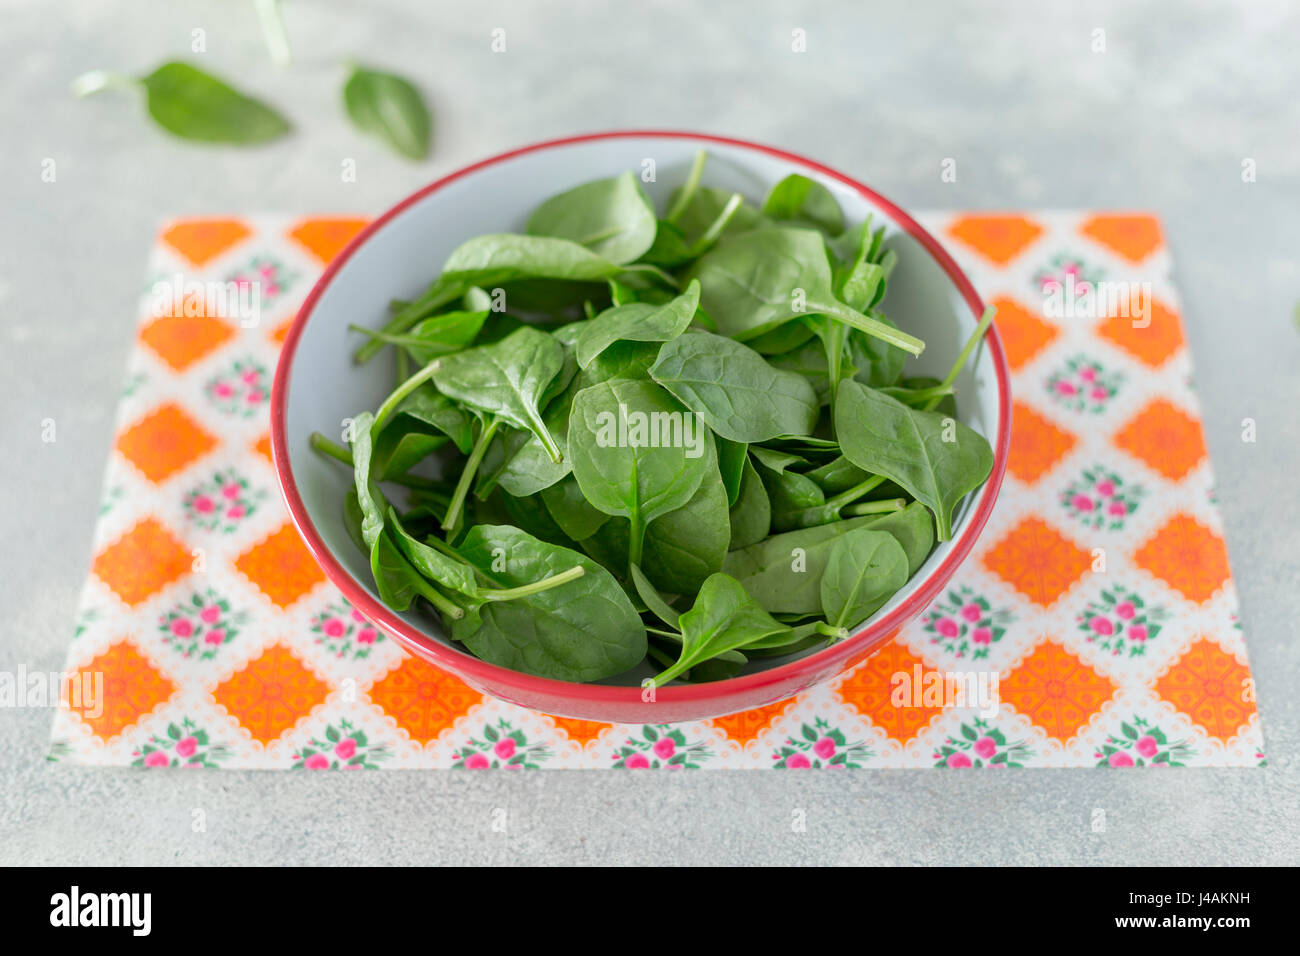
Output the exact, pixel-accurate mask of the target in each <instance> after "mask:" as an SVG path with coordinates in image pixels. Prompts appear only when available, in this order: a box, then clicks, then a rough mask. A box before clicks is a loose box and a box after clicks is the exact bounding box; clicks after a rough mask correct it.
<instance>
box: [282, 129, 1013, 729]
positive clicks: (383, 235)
mask: <svg viewBox="0 0 1300 956" xmlns="http://www.w3.org/2000/svg"><path fill="white" fill-rule="evenodd" d="M699 149H706V150H708V152H709V161H708V165H707V166H706V170H705V182H706V183H707V184H708V185H710V186H718V187H722V188H726V189H729V190H737V191H740V192H742V193H744V194H745V195H747V196H748V197H750V198H751V199H753V200H761V199H762V197H763V196H764V195H765V194H766V192H767V191H768V189H769V188H770V187H771V186H772V185H773V184H774V183H776V182H777V181H778V180H780V179H781V178H783V177H784V176H786V175H788V174H789V173H792V172H799V173H802V174H804V175H805V176H809V177H811V178H813V179H816V180H817V181H819V182H821V183H823V184H824V185H825V186H826V187H827V188H828V189H830V190H831V192H832V193H834V195H835V197H836V199H838V200H839V202H840V205H841V206H842V207H843V208H844V211H845V214H846V217H847V219H848V221H849V222H851V223H852V222H857V221H860V220H861V219H862V218H864V217H865V216H866V215H867V214H871V215H872V216H873V217H874V220H873V221H874V222H876V223H880V224H884V225H885V226H886V227H887V242H889V243H890V244H892V246H893V247H894V248H895V249H896V250H897V252H898V266H897V268H896V269H895V271H894V273H893V275H892V276H891V277H890V280H889V292H888V295H887V296H886V299H885V302H884V305H883V307H884V309H885V312H886V314H888V315H889V316H890V317H891V318H892V319H893V320H894V321H895V322H897V323H898V325H899V326H900V327H901V328H903V329H905V330H906V331H908V332H910V333H912V334H914V335H917V336H920V337H921V338H922V339H924V340H925V342H926V348H925V351H924V353H923V354H922V355H921V357H920V358H919V359H916V360H913V361H911V362H910V363H909V366H908V370H909V374H923V375H925V374H928V375H936V376H940V377H941V376H943V375H944V374H946V373H947V370H948V368H949V367H950V366H951V364H952V362H953V360H954V359H955V357H956V355H957V352H958V351H959V350H960V348H961V346H962V343H963V342H964V341H965V340H966V338H967V337H968V336H969V335H970V333H971V331H972V330H973V328H974V326H975V323H976V322H977V321H978V319H979V317H980V315H981V313H982V311H983V304H982V302H981V301H980V298H979V296H978V295H977V294H976V293H975V290H974V289H973V288H972V287H971V285H970V282H969V281H968V280H967V279H966V277H965V276H964V275H963V274H962V272H961V270H960V269H958V268H957V266H956V264H955V263H954V262H953V261H952V259H951V258H950V257H949V256H948V254H947V253H946V252H945V251H944V250H943V249H942V247H941V246H940V245H939V244H938V242H936V241H935V239H934V238H933V237H932V236H930V235H929V233H927V232H926V231H925V230H924V229H922V228H921V227H920V226H919V225H918V224H917V223H916V222H915V221H914V220H913V219H912V218H911V217H910V216H908V215H907V214H906V213H905V212H903V211H902V210H901V209H899V208H898V207H897V206H895V205H894V204H893V203H891V202H889V201H888V200H887V199H885V198H883V197H882V196H880V195H878V194H877V193H875V192H874V191H873V190H871V189H869V188H868V187H866V186H864V185H862V184H860V183H857V182H855V181H853V180H852V179H849V178H848V177H846V176H843V175H841V174H839V173H836V172H834V171H832V170H830V169H827V168H826V167H824V166H821V165H819V164H817V163H815V162H812V161H811V160H807V159H803V158H801V157H799V156H795V155H793V154H791V153H786V152H782V151H780V150H775V149H771V148H768V147H764V146H758V145H755V144H753V143H746V142H742V141H739V140H733V139H724V138H720V137H715V136H707V135H702V134H697V133H680V132H636V131H629V132H616V133H602V134H596V135H590V136H580V137H574V138H571V139H564V140H556V141H552V142H547V143H540V144H537V145H535V146H529V147H525V148H523V149H519V150H515V151H513V152H509V153H505V154H502V155H500V156H496V157H493V158H491V159H487V160H484V161H483V162H480V163H476V164H474V165H473V166H469V167H466V168H465V169H462V170H460V171H459V172H456V173H453V174H452V175H450V176H447V177H446V178H444V179H442V180H439V181H438V182H436V183H433V184H432V185H430V186H428V187H426V188H424V189H422V190H420V191H419V192H418V193H416V194H415V195H413V196H411V197H410V198H408V199H406V200H404V201H402V202H401V203H399V204H398V205H397V206H395V207H394V208H393V209H391V210H389V211H388V212H387V213H385V214H384V215H382V216H380V217H379V218H378V219H377V220H375V222H374V223H372V224H371V225H370V227H369V228H367V229H366V230H365V231H364V232H363V233H361V235H359V236H358V237H357V238H356V240H355V241H354V242H353V243H352V244H351V245H350V246H348V248H347V249H345V250H344V251H343V253H342V254H340V255H339V257H338V258H337V259H336V260H335V261H334V262H333V263H332V264H331V265H330V267H329V269H328V270H327V271H326V272H325V274H324V276H322V277H321V279H320V281H319V282H318V283H317V284H316V287H315V288H314V289H313V290H312V292H311V294H310V295H309V297H308V299H307V301H306V303H305V304H304V305H303V308H302V311H301V312H300V313H299V315H298V317H297V319H296V321H295V322H294V324H293V327H292V329H291V330H290V332H289V335H288V337H287V339H286V341H285V345H284V349H283V352H282V354H281V357H280V364H279V367H278V369H277V371H276V377H275V386H274V391H273V395H272V447H273V452H274V457H275V464H276V471H277V474H278V476H279V479H280V485H281V489H282V491H283V494H284V497H285V501H286V502H287V504H288V506H289V510H290V512H291V514H292V516H293V520H294V522H295V524H296V525H297V527H298V530H299V531H300V532H301V533H302V536H303V539H304V540H305V541H306V543H307V547H308V548H309V549H310V550H311V552H312V554H313V555H314V556H315V558H316V560H317V561H319V562H320V564H321V566H322V568H323V569H324V570H325V573H326V574H327V575H328V577H329V578H330V580H331V581H333V583H334V584H335V585H336V586H338V587H339V589H340V590H341V591H342V592H343V593H344V595H345V596H346V597H347V598H348V600H349V601H351V602H352V604H353V605H354V606H355V607H357V608H358V609H359V610H360V611H361V612H362V613H363V614H365V615H366V616H367V617H368V618H370V619H371V620H372V621H373V622H374V623H375V624H377V625H378V626H380V627H382V628H383V629H384V630H386V631H387V632H388V633H390V634H392V635H393V636H394V637H395V638H396V639H397V640H398V641H399V642H401V644H402V645H403V646H404V647H406V648H407V649H408V650H410V651H411V652H412V653H414V654H416V655H418V656H420V657H422V658H424V659H425V660H427V661H429V662H430V663H432V664H434V665H436V666H438V667H440V668H442V669H444V670H447V671H450V672H452V673H454V674H456V675H457V676H459V677H460V678H461V679H462V680H464V681H466V682H467V683H469V684H470V685H472V686H474V687H476V688H478V689H479V690H482V691H484V692H486V693H489V694H493V695H495V696H497V697H501V698H504V699H506V700H510V701H512V702H514V703H518V704H521V705H523V706H526V707H531V708H534V709H537V710H541V711H544V712H547V713H552V714H561V715H564V716H570V717H580V718H585V719H591V720H607V721H614V722H625V723H646V722H654V723H667V722H671V721H678V720H688V719H695V718H702V717H708V716H717V715H720V714H726V713H732V712H735V711H739V710H744V709H747V708H752V707H758V706H763V705H766V704H769V703H772V702H774V701H777V700H781V699H783V698H785V697H789V696H792V695H793V694H796V693H798V692H799V691H802V690H804V689H806V688H808V687H809V686H812V685H813V684H816V683H818V682H820V681H824V680H827V679H829V678H831V677H834V676H835V675H836V674H838V673H840V672H841V671H843V670H845V669H846V668H848V667H849V666H852V665H853V664H855V663H857V662H859V661H861V660H863V659H865V658H866V657H867V656H869V655H870V654H871V653H872V652H873V651H874V650H876V649H877V648H878V647H880V646H881V644H883V643H884V642H885V641H887V640H889V639H890V638H891V637H892V636H893V635H894V634H895V633H896V632H897V630H898V628H899V627H900V626H901V625H902V624H904V623H905V622H906V621H908V620H910V619H911V618H912V617H914V616H916V615H917V614H919V613H920V612H921V611H922V610H924V609H925V608H926V607H927V606H928V605H929V603H930V602H931V601H932V600H933V599H934V598H935V597H936V596H937V595H938V594H939V592H940V591H941V590H942V588H943V587H944V585H945V584H946V583H947V581H948V579H949V578H950V577H951V576H952V574H953V572H954V571H955V570H956V568H957V566H958V565H959V564H960V562H961V561H962V559H963V558H964V557H965V556H966V555H967V554H968V553H969V551H970V549H971V547H972V545H973V544H974V542H975V539H976V537H977V536H978V535H979V533H980V530H981V529H982V528H983V527H984V524H985V522H986V521H987V520H988V516H989V513H990V512H991V511H992V508H993V502H994V499H995V498H996V496H997V493H998V488H999V486H1000V485H1001V482H1002V475H1003V472H1004V471H1005V468H1006V459H1007V449H1008V446H1009V443H1010V426H1011V422H1010V417H1011V408H1010V404H1011V403H1010V386H1009V378H1008V372H1007V365H1006V358H1005V355H1004V353H1003V350H1002V346H1001V343H1000V342H999V340H998V337H997V333H996V331H994V330H990V332H989V335H988V336H987V338H986V340H985V343H984V345H983V346H982V347H981V348H980V349H978V350H977V351H976V353H975V355H974V357H973V358H972V360H971V361H970V362H969V363H968V364H967V365H966V367H965V370H964V371H963V372H962V373H961V377H960V378H959V379H958V381H957V397H958V409H959V415H960V417H961V419H962V420H963V421H964V422H965V423H966V424H968V425H970V426H971V427H972V428H974V429H975V430H976V431H978V432H980V433H982V434H983V435H984V436H985V437H986V438H987V439H988V440H989V443H990V445H992V447H993V453H994V464H993V472H992V475H991V476H990V477H989V480H988V481H987V482H986V483H985V484H984V486H983V487H981V488H980V489H978V490H977V491H976V492H975V493H973V494H972V495H969V496H968V497H967V499H966V501H965V502H964V503H963V504H962V506H961V507H960V508H959V509H958V513H957V516H956V518H955V520H954V522H953V537H952V539H951V540H949V541H946V542H944V543H942V544H940V545H939V546H938V547H937V548H935V550H934V552H933V553H932V554H931V555H930V557H929V559H928V560H927V561H926V563H925V564H924V565H923V566H922V567H921V569H920V570H919V571H918V572H917V573H916V575H914V576H913V578H912V580H911V581H909V582H908V584H907V586H906V587H904V588H903V589H902V590H901V591H899V592H898V593H897V594H896V595H894V597H893V598H892V599H891V600H890V601H889V603H888V604H886V605H885V606H884V607H883V608H881V609H880V611H878V612H877V613H876V614H875V615H874V616H873V617H872V618H871V619H870V620H869V621H867V622H865V624H863V625H862V626H861V627H859V628H858V629H857V631H856V632H855V633H854V634H853V636H852V637H850V638H849V639H848V640H845V641H842V642H840V643H838V644H835V645H833V646H832V647H829V648H826V649H823V650H820V651H817V652H815V653H809V654H807V655H805V656H802V657H799V658H796V659H793V660H790V659H783V658H777V659H772V660H769V661H765V662H762V663H761V664H760V663H759V662H755V664H754V665H752V666H753V667H754V669H753V671H751V672H747V673H745V674H742V675H741V676H739V677H736V678H733V679H731V680H726V681H719V682H716V683H711V684H699V685H682V686H669V687H665V688H660V689H659V690H658V692H657V693H656V695H655V697H654V700H652V701H648V700H644V699H643V697H642V692H641V689H640V688H639V687H636V686H613V685H610V684H575V683H569V682H565V681H556V680H548V679H543V678H538V677H531V676H529V675H527V674H520V673H517V672H515V671H510V670H506V669H505V668H501V667H498V666H496V665H493V664H488V663H486V662H484V661H481V660H479V659H478V658H475V657H473V656H472V655H470V654H469V653H467V652H466V651H463V650H461V649H460V648H459V647H458V646H456V645H455V644H453V643H451V642H450V641H448V640H447V639H446V638H445V637H444V636H443V634H442V633H441V629H440V628H439V626H438V624H437V622H436V621H434V620H433V619H432V618H430V617H427V616H425V615H424V614H421V613H416V612H410V613H404V614H398V613H395V612H393V611H390V610H389V609H388V608H387V607H385V606H384V605H383V603H382V602H381V601H380V600H379V597H378V595H377V594H376V592H375V588H374V583H373V581H372V580H371V577H370V570H369V567H368V565H367V563H366V561H365V559H364V558H363V556H362V555H361V554H360V553H359V552H358V550H357V549H356V547H355V546H354V545H353V544H352V541H351V540H350V539H349V538H348V535H347V532H346V530H345V529H344V526H343V521H342V508H341V504H342V501H343V497H344V494H345V493H346V492H347V490H348V488H349V487H350V486H351V475H350V473H349V472H348V470H347V469H345V468H342V467H340V466H339V465H338V463H337V462H333V461H327V460H325V459H323V458H322V457H321V456H319V455H318V454H317V453H315V452H314V451H313V450H312V449H311V447H310V445H309V437H310V435H311V433H312V432H313V431H320V432H324V433H325V434H327V435H330V436H337V435H338V434H339V433H340V431H341V423H342V422H343V420H344V419H347V418H349V417H351V416H353V415H355V414H356V413H357V412H359V411H361V410H363V409H374V408H375V407H376V406H377V405H378V404H379V403H380V402H381V401H382V400H383V399H384V397H385V396H386V395H387V394H388V392H389V391H390V390H391V389H392V386H393V365H392V362H393V358H392V355H391V350H388V352H387V353H386V354H385V355H383V356H381V357H380V358H378V359H375V360H373V361H371V362H370V363H368V364H366V365H363V366H357V365H354V364H353V362H352V353H353V351H354V349H355V348H356V347H357V346H358V345H359V344H361V341H362V340H361V337H360V336H359V335H357V334H356V333H353V332H349V331H348V328H347V327H348V325H349V323H356V324H359V325H365V326H370V327H376V328H377V327H379V326H380V325H382V324H383V322H384V321H385V319H386V317H387V314H388V303H389V300H391V299H393V298H412V297H414V296H415V295H417V294H418V293H419V292H421V291H422V290H423V289H424V288H425V287H426V286H427V285H428V284H429V282H430V281H431V280H432V279H433V277H434V276H435V275H436V274H437V273H438V271H439V268H440V266H441V264H442V262H443V260H444V259H445V258H446V256H447V255H448V253H450V252H451V251H452V250H453V249H454V248H455V247H456V246H458V245H459V244H460V243H461V242H463V241H464V240H466V239H468V238H470V237H472V236H476V235H479V234H481V233H488V232H520V231H523V226H524V222H525V220H526V218H527V216H528V213H529V212H530V211H531V210H532V209H533V207H534V206H536V205H537V204H538V203H539V202H540V201H541V200H543V199H545V198H547V197H549V196H552V195H554V194H556V193H558V192H561V191H563V190H566V189H568V188H570V187H572V186H576V185H578V184H579V183H583V182H587V181H589V180H592V179H598V178H601V177H606V176H611V175H614V174H616V173H619V172H622V171H623V170H627V169H635V170H638V171H640V170H643V169H645V168H647V164H648V163H650V162H653V168H654V173H655V176H654V180H655V181H653V182H647V183H646V184H645V185H646V188H647V190H648V191H649V193H650V195H651V197H652V198H653V199H654V200H655V202H656V204H657V206H658V207H659V208H661V209H662V208H663V205H664V202H665V200H666V199H667V196H668V193H669V192H670V191H671V189H672V188H673V187H674V186H675V185H677V184H679V183H681V181H682V180H683V178H684V177H685V175H686V171H687V169H688V168H689V166H690V164H691V160H692V157H693V156H694V155H695V153H696V151H697V150H699ZM643 178H644V177H643Z"/></svg>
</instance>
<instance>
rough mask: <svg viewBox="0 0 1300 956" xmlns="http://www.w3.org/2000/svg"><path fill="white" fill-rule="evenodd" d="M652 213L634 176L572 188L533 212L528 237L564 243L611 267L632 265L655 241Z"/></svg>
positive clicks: (603, 180) (624, 174)
mask: <svg viewBox="0 0 1300 956" xmlns="http://www.w3.org/2000/svg"><path fill="white" fill-rule="evenodd" d="M656 225H657V223H656V221H655V214H654V208H653V207H652V206H651V205H650V199H649V198H648V197H647V196H646V194H645V190H643V189H642V188H641V183H640V182H639V181H638V179H637V177H636V174H635V173H633V172H631V171H628V172H625V173H623V174H621V175H619V176H615V177H613V178H611V179H598V180H596V181H594V182H589V183H583V184H582V185H581V186H575V187H574V188H573V189H570V190H569V191H568V192H563V193H560V194H559V195H558V196H552V197H551V198H550V199H548V200H546V202H544V203H542V204H541V205H540V206H538V207H537V209H536V210H535V211H534V212H533V214H532V216H531V217H530V218H529V220H528V232H529V234H530V235H534V236H554V237H556V238H560V239H568V240H569V241H571V242H576V243H578V244H579V245H581V246H585V247H586V248H588V249H590V250H591V251H592V252H594V253H595V254H596V255H598V256H600V257H602V258H604V259H606V260H608V261H610V262H615V263H620V264H621V263H626V262H632V261H634V260H636V259H638V258H640V256H641V255H642V253H644V252H645V251H646V250H647V249H649V248H650V246H651V244H652V243H653V242H654V238H655V229H656Z"/></svg>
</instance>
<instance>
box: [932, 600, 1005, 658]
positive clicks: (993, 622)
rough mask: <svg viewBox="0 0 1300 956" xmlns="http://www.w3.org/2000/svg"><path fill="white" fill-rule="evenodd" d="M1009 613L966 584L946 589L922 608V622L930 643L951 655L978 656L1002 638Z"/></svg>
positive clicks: (959, 656)
mask: <svg viewBox="0 0 1300 956" xmlns="http://www.w3.org/2000/svg"><path fill="white" fill-rule="evenodd" d="M1012 620H1013V618H1012V616H1011V613H1010V612H1009V611H1007V610H1006V609H1004V608H999V607H994V606H993V605H992V604H991V603H989V600H988V598H986V597H984V596H983V595H981V594H980V593H979V592H978V591H976V590H974V589H973V588H971V587H969V586H967V585H959V586H956V587H954V588H952V589H951V590H949V591H946V592H945V593H944V594H943V595H941V596H940V597H939V599H938V600H936V601H935V602H934V604H933V605H931V607H930V608H929V610H927V611H926V612H925V617H924V618H923V626H924V628H925V631H926V632H927V633H928V634H929V635H930V643H931V644H936V645H938V649H939V650H942V651H944V652H946V653H948V654H951V655H952V656H954V657H958V658H966V657H969V658H971V659H972V660H980V659H983V658H986V657H988V655H989V651H990V649H991V646H992V645H993V644H996V643H997V642H998V641H1000V640H1001V639H1002V635H1003V634H1005V633H1006V630H1007V625H1009V624H1010V623H1011V622H1012Z"/></svg>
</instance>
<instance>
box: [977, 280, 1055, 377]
mask: <svg viewBox="0 0 1300 956" xmlns="http://www.w3.org/2000/svg"><path fill="white" fill-rule="evenodd" d="M992 305H993V306H994V307H995V308H997V310H998V312H997V315H996V316H995V317H994V319H993V324H994V325H996V326H997V327H998V335H999V336H1001V338H1002V345H1003V347H1004V348H1005V349H1006V351H1007V363H1008V364H1009V365H1010V366H1011V371H1013V372H1018V371H1020V368H1021V366H1023V365H1024V364H1025V363H1027V362H1028V361H1029V360H1030V359H1032V358H1033V357H1034V356H1035V355H1037V354H1038V353H1039V352H1041V351H1042V350H1043V349H1045V348H1046V347H1047V346H1049V345H1051V344H1052V342H1053V341H1055V340H1056V338H1057V337H1058V336H1059V335H1060V334H1061V332H1060V330H1059V329H1058V328H1057V327H1056V326H1054V325H1052V324H1051V323H1049V322H1044V321H1043V320H1042V319H1040V318H1039V317H1038V316H1036V315H1034V314H1033V313H1032V312H1030V311H1029V310H1028V309H1026V308H1024V307H1023V306H1022V305H1021V304H1020V303H1019V302H1017V301H1016V300H1015V299H1009V298H1007V297H1006V296H999V297H998V298H996V299H994V300H993V302H992Z"/></svg>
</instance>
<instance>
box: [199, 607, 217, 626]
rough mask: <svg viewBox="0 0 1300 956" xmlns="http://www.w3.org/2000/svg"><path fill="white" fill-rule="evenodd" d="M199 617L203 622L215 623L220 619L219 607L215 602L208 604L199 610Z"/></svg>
mask: <svg viewBox="0 0 1300 956" xmlns="http://www.w3.org/2000/svg"><path fill="white" fill-rule="evenodd" d="M199 619H200V620H202V621H203V623H204V624H216V623H217V621H219V620H221V608H219V607H217V605H215V604H209V605H208V606H207V607H205V608H204V609H203V610H202V611H200V612H199Z"/></svg>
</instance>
